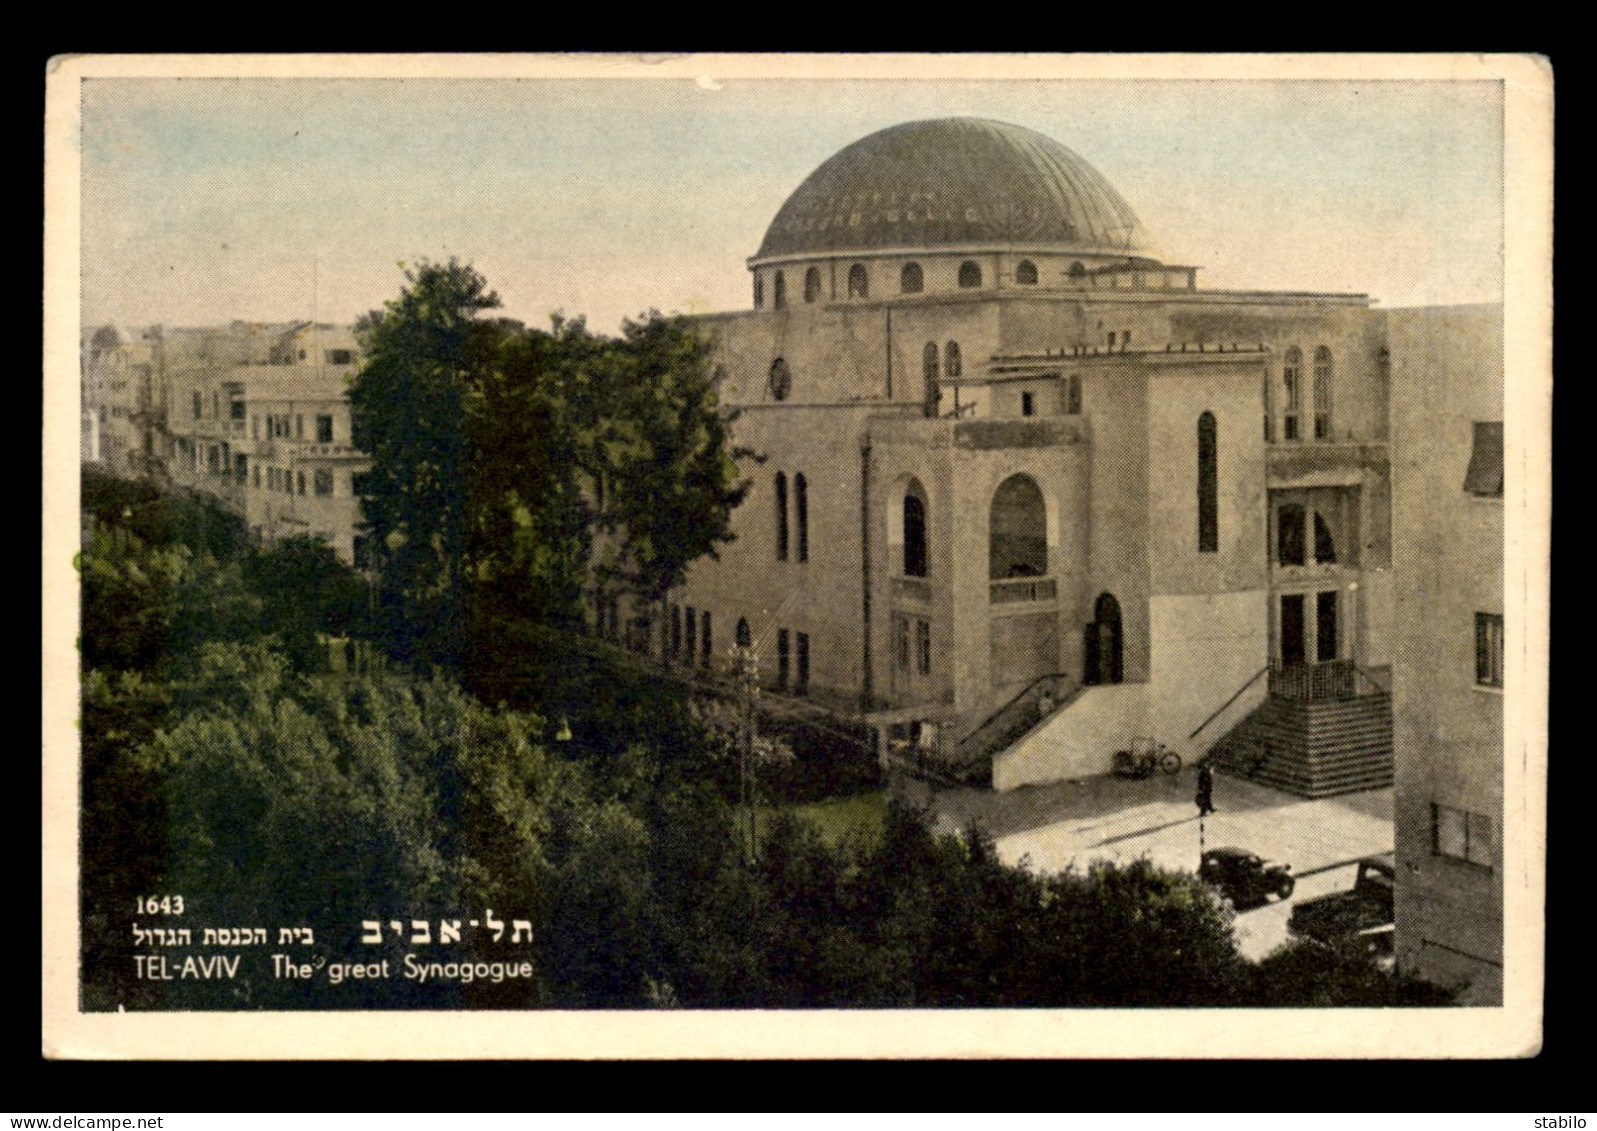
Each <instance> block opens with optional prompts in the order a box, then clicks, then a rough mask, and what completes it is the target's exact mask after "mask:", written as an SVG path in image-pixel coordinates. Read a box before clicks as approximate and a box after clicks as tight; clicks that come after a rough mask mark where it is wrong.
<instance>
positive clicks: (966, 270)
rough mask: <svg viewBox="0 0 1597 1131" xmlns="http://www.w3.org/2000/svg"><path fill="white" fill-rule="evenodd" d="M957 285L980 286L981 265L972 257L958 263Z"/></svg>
mask: <svg viewBox="0 0 1597 1131" xmlns="http://www.w3.org/2000/svg"><path fill="white" fill-rule="evenodd" d="M959 285H960V286H962V287H979V286H981V265H980V264H979V263H977V262H976V261H975V260H974V259H967V260H965V262H963V263H961V264H960V265H959Z"/></svg>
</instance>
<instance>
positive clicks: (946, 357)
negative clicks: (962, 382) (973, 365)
mask: <svg viewBox="0 0 1597 1131" xmlns="http://www.w3.org/2000/svg"><path fill="white" fill-rule="evenodd" d="M943 372H944V374H946V375H947V376H949V377H952V378H953V379H954V380H956V381H957V380H958V379H959V378H960V377H962V376H964V372H965V371H964V362H963V361H962V360H961V359H960V356H959V343H958V342H949V343H948V345H947V346H945V347H944V348H943Z"/></svg>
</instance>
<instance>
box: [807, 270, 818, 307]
mask: <svg viewBox="0 0 1597 1131" xmlns="http://www.w3.org/2000/svg"><path fill="white" fill-rule="evenodd" d="M820 297H821V269H820V268H819V267H811V268H810V269H809V270H808V271H806V272H804V301H805V302H814V301H815V300H816V299H818V298H820Z"/></svg>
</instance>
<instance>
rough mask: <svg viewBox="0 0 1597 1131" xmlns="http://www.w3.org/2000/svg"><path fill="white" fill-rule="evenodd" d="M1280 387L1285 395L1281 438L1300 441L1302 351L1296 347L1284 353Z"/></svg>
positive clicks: (1301, 434)
mask: <svg viewBox="0 0 1597 1131" xmlns="http://www.w3.org/2000/svg"><path fill="white" fill-rule="evenodd" d="M1281 385H1282V388H1283V390H1284V391H1285V393H1286V398H1285V406H1284V409H1283V411H1282V414H1281V438H1282V439H1284V440H1301V439H1302V438H1303V433H1302V432H1301V431H1300V430H1299V428H1298V417H1299V414H1300V413H1301V412H1302V411H1303V351H1302V350H1300V349H1298V347H1297V346H1293V347H1292V348H1291V349H1289V350H1287V351H1286V357H1285V359H1284V360H1283V361H1282V363H1281Z"/></svg>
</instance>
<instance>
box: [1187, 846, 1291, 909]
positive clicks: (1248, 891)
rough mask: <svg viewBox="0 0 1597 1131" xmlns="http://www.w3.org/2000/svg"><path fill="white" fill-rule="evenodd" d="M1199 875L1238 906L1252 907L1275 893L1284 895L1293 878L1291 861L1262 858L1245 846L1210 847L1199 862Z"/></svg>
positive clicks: (1280, 897) (1282, 897)
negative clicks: (1279, 861) (1284, 862)
mask: <svg viewBox="0 0 1597 1131" xmlns="http://www.w3.org/2000/svg"><path fill="white" fill-rule="evenodd" d="M1198 878H1199V879H1200V880H1202V881H1203V882H1204V883H1206V884H1210V885H1212V886H1213V887H1217V888H1219V889H1220V891H1222V892H1223V893H1224V894H1225V895H1226V897H1227V898H1228V899H1230V900H1231V902H1232V903H1233V904H1234V905H1235V906H1237V907H1255V906H1257V905H1258V904H1261V903H1264V902H1265V901H1267V900H1268V899H1269V898H1270V896H1272V895H1274V896H1276V897H1277V898H1279V899H1285V898H1287V897H1288V896H1289V895H1291V894H1292V888H1293V886H1294V883H1295V881H1294V880H1293V878H1292V865H1290V864H1278V863H1274V862H1272V861H1269V860H1265V859H1263V858H1262V857H1260V856H1259V854H1258V853H1256V852H1249V851H1248V850H1247V849H1245V848H1231V847H1225V848H1211V849H1209V850H1208V851H1207V852H1205V853H1204V854H1203V860H1202V862H1201V863H1199V865H1198Z"/></svg>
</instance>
